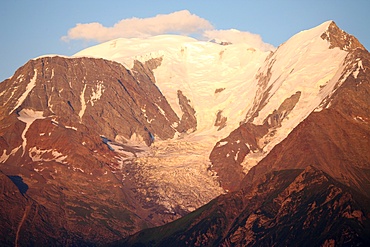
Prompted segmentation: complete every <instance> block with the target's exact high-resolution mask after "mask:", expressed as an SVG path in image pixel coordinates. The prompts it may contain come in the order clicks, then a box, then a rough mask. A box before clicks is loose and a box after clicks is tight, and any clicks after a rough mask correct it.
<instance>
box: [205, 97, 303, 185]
mask: <svg viewBox="0 0 370 247" xmlns="http://www.w3.org/2000/svg"><path fill="white" fill-rule="evenodd" d="M300 95H301V92H299V91H298V92H296V93H295V94H293V95H292V96H291V97H289V98H287V99H285V100H284V101H283V102H282V104H281V105H280V106H279V107H278V109H275V110H274V111H273V112H272V113H271V114H269V115H268V116H267V117H266V119H265V120H264V121H263V124H262V125H255V124H253V123H251V122H248V123H244V124H242V125H240V127H239V128H237V129H236V130H234V131H233V132H231V133H230V135H229V136H228V137H226V138H224V139H222V140H220V141H219V142H217V143H216V145H215V147H214V148H213V150H212V152H211V154H210V156H209V159H210V160H211V162H212V166H211V168H210V169H211V170H213V171H215V172H216V173H217V175H218V179H219V181H220V183H221V186H222V187H223V188H224V189H226V190H235V189H237V188H238V186H239V184H240V182H241V181H242V179H243V178H244V176H245V173H246V171H245V170H246V169H245V167H243V165H242V163H243V161H244V159H245V157H246V156H247V155H248V154H252V155H253V154H258V153H262V150H263V147H264V146H265V145H267V144H269V138H271V137H272V136H273V135H274V132H275V130H276V129H277V128H279V127H281V122H282V121H283V120H284V119H285V118H287V117H288V115H289V113H290V112H291V111H292V110H293V108H294V107H295V105H296V104H297V102H298V101H299V98H300Z"/></svg>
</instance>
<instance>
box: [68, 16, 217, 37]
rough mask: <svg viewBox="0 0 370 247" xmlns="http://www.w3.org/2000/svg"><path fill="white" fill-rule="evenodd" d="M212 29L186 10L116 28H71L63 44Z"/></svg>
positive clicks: (132, 20) (127, 21)
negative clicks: (73, 41)
mask: <svg viewBox="0 0 370 247" xmlns="http://www.w3.org/2000/svg"><path fill="white" fill-rule="evenodd" d="M208 29H213V26H212V24H211V23H210V22H209V21H207V20H206V19H203V18H201V17H199V16H197V15H194V14H191V13H190V12H189V11H188V10H182V11H177V12H173V13H170V14H165V15H157V16H155V17H151V18H144V19H141V18H130V19H123V20H121V21H119V22H118V23H116V24H114V26H113V27H105V26H103V25H102V24H100V23H97V22H93V23H87V24H81V23H79V24H77V25H76V26H75V27H73V28H71V29H70V30H69V31H68V34H67V36H63V37H62V40H64V41H69V40H74V39H82V40H88V41H92V40H94V41H98V42H103V41H108V40H112V39H115V38H144V37H149V36H153V35H159V34H164V33H176V34H182V35H188V34H197V33H198V34H199V33H202V32H203V31H204V30H208Z"/></svg>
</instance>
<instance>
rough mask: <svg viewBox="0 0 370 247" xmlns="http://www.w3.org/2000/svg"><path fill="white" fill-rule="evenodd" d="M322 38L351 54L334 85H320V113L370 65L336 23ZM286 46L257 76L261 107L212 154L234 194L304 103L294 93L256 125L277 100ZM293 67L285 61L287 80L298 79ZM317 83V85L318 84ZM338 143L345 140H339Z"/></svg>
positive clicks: (317, 106) (224, 183)
mask: <svg viewBox="0 0 370 247" xmlns="http://www.w3.org/2000/svg"><path fill="white" fill-rule="evenodd" d="M320 38H321V39H323V40H326V41H327V42H329V49H335V48H336V49H338V48H339V49H340V50H342V51H346V52H349V54H348V55H347V56H346V58H345V59H343V62H342V66H340V67H339V68H338V71H337V72H336V75H335V76H334V77H333V78H332V79H331V81H333V83H330V82H329V81H324V83H323V84H321V85H319V88H320V89H319V93H318V94H322V98H321V99H320V101H317V103H316V104H315V103H314V102H313V104H311V105H310V106H309V107H311V109H312V111H320V109H322V108H325V107H326V106H327V104H328V102H329V101H330V100H331V97H332V94H333V92H334V91H336V90H337V88H339V87H340V85H341V84H342V83H343V81H344V80H350V78H348V75H350V74H351V73H355V74H354V75H356V78H355V79H357V74H358V73H359V71H360V70H361V71H362V70H364V67H363V64H361V63H359V62H358V61H360V60H362V59H365V61H366V56H367V53H366V52H364V54H358V53H359V52H361V51H366V49H365V48H364V47H363V46H362V44H361V43H360V42H359V41H358V40H357V39H356V38H355V37H353V36H352V35H349V34H347V33H346V32H344V31H343V30H341V29H339V28H338V27H337V26H336V24H335V23H334V22H331V23H330V25H329V26H328V28H327V30H326V31H325V32H324V33H322V34H321V35H320ZM285 46H286V44H282V45H281V46H280V47H279V48H278V49H277V50H276V51H275V52H274V53H273V54H271V55H270V56H269V57H268V58H267V59H266V61H265V70H263V69H261V71H260V72H259V74H257V76H256V79H257V80H258V81H259V85H260V88H261V94H260V97H259V99H258V100H259V101H258V104H255V105H254V107H253V108H252V109H251V110H250V111H249V112H248V114H247V117H246V121H245V123H242V124H241V125H240V126H239V127H238V128H237V129H236V130H234V131H233V132H231V133H230V135H229V136H227V137H225V138H223V139H221V140H220V141H219V142H217V143H216V145H215V147H214V148H213V150H212V152H211V154H210V160H211V162H212V169H213V170H214V171H215V172H217V174H218V176H219V180H220V182H221V184H222V186H223V187H224V188H225V189H228V190H234V189H236V188H238V186H239V183H240V182H241V181H242V179H243V178H244V176H245V174H246V172H248V170H249V169H250V168H251V167H253V166H254V165H255V164H256V163H257V162H258V161H260V160H261V159H262V158H263V157H264V156H266V154H267V153H268V152H269V149H271V147H273V146H274V145H276V144H277V143H276V142H275V143H273V141H274V138H275V136H276V134H277V133H278V132H279V131H280V130H281V129H282V128H281V127H282V125H283V123H284V122H287V121H288V120H289V118H292V117H295V116H292V115H293V114H294V111H296V110H297V109H295V108H296V106H297V104H298V103H299V102H300V101H302V100H304V99H302V97H301V96H302V94H304V92H301V91H296V92H294V91H293V92H292V95H291V96H290V97H288V98H286V99H284V100H282V101H281V103H280V104H279V105H276V106H275V109H273V110H272V111H271V112H270V113H268V114H265V116H266V117H264V118H262V119H261V120H260V121H255V120H256V117H258V116H259V115H260V114H261V111H262V110H263V107H264V106H265V105H266V104H268V102H269V100H270V98H271V97H272V96H273V93H274V92H273V91H274V90H273V87H276V83H272V80H273V78H271V75H272V72H271V71H274V70H275V71H276V70H277V69H276V68H275V66H277V65H276V64H277V63H278V61H279V60H281V54H284V53H281V50H285ZM310 53H311V54H313V55H312V56H313V57H315V58H317V57H320V56H321V54H319V53H315V52H314V51H312V52H310ZM302 59H303V60H305V59H306V58H304V57H303V58H302ZM307 60H308V58H307ZM290 64H291V61H290V60H288V61H284V66H285V67H286V68H288V69H289V70H290V69H291V72H290V73H289V75H288V76H286V79H289V77H294V73H295V71H294V70H295V66H296V65H293V66H291V65H290ZM308 64H309V61H307V67H308ZM289 66H291V67H289ZM262 68H263V67H262ZM356 71H357V72H356ZM283 72H284V71H278V72H275V73H281V75H279V77H280V76H281V77H282V76H284V75H283ZM296 80H302V78H299V77H298V78H296ZM313 83H317V82H315V81H314V82H313ZM330 87H331V88H330ZM275 90H276V89H275ZM341 90H343V89H341ZM257 96H258V95H257ZM354 97H355V96H354ZM343 98H344V97H343ZM338 101H340V100H338ZM297 111H299V110H297ZM310 112H311V111H309V112H308V113H310ZM341 122H343V121H342V120H341ZM297 124H298V123H297ZM338 139H343V138H341V137H339V136H338ZM295 145H296V144H295ZM298 147H301V146H298ZM295 151H296V150H295V149H294V148H293V149H292V152H295ZM342 151H345V150H342Z"/></svg>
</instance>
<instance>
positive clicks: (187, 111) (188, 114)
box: [177, 90, 197, 133]
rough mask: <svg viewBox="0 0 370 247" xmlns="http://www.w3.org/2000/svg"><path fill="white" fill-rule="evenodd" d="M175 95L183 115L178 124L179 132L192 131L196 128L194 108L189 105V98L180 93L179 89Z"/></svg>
mask: <svg viewBox="0 0 370 247" xmlns="http://www.w3.org/2000/svg"><path fill="white" fill-rule="evenodd" d="M177 97H178V98H179V105H180V108H181V111H182V112H183V115H182V116H181V121H180V124H179V126H178V128H177V129H178V130H179V132H180V133H186V132H194V131H195V130H196V129H197V118H196V116H195V110H194V108H193V107H192V106H191V105H190V100H188V98H186V96H185V95H184V94H183V93H182V91H181V90H178V91H177Z"/></svg>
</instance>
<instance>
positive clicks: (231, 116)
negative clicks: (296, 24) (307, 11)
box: [0, 21, 370, 246]
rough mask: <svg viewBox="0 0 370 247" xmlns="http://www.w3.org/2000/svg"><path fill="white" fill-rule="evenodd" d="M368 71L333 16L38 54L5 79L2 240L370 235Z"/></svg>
mask: <svg viewBox="0 0 370 247" xmlns="http://www.w3.org/2000/svg"><path fill="white" fill-rule="evenodd" d="M368 68H369V53H368V51H367V50H366V49H365V48H364V47H363V46H362V45H361V44H360V43H359V41H358V40H357V39H356V38H355V37H353V36H351V35H349V34H347V33H345V32H344V31H342V30H341V29H339V28H338V27H337V26H336V24H335V23H334V22H332V21H328V22H325V23H323V24H321V25H319V26H317V27H315V28H313V29H310V30H306V31H302V32H300V33H298V34H296V35H294V36H293V37H292V38H290V39H289V40H288V41H286V42H285V43H283V44H281V45H280V46H279V47H278V48H277V49H276V50H273V51H268V52H266V51H260V50H258V49H256V48H254V47H250V46H248V45H247V44H242V43H240V44H227V45H221V44H217V43H214V42H203V41H198V40H195V39H192V38H188V37H183V36H176V35H162V36H156V37H151V38H147V39H117V40H112V41H109V42H106V43H103V44H100V45H97V46H94V47H90V48H87V49H85V50H83V51H81V52H79V53H77V54H75V55H74V56H72V57H62V56H43V57H40V58H36V59H32V60H30V61H29V62H27V63H26V64H25V65H24V66H22V67H21V68H19V69H18V70H17V71H16V72H15V74H14V75H13V76H12V77H11V78H9V79H7V80H5V81H3V82H2V83H0V102H1V105H0V112H1V114H0V122H1V124H0V126H1V127H0V151H1V152H0V179H1V183H2V184H3V186H2V188H3V189H2V191H1V194H0V195H1V197H0V201H1V202H2V208H3V210H2V212H1V214H0V217H1V219H2V222H5V224H3V225H2V226H1V231H2V232H3V233H4V234H2V235H1V238H0V243H1V244H3V245H13V244H15V245H18V244H19V245H23V244H25V245H52V246H54V245H87V246H88V245H102V244H107V243H113V244H117V245H121V244H125V245H135V244H138V243H141V244H145V245H167V244H169V243H171V244H175V243H176V244H177V245H179V246H180V245H187V246H188V245H191V246H212V245H225V246H226V245H251V246H257V245H264V244H266V245H272V244H273V243H282V244H284V245H290V244H291V243H293V242H294V243H298V245H305V244H307V243H308V242H305V241H306V240H307V239H311V238H312V237H313V236H318V237H317V241H316V242H315V243H314V245H330V244H345V243H355V244H357V243H358V244H363V243H369V239H368V238H367V237H366V236H367V235H368V233H369V232H370V231H369V229H370V228H369V226H370V224H369V217H368V216H369V213H370V212H368V208H369V207H368V205H369V204H368V203H369V199H370V194H369V192H368V191H370V187H369V184H370V177H369V172H368V171H369V170H370V167H369V164H370V162H369V161H370V156H369V155H368V152H367V150H370V146H369V142H368V140H369V137H370V129H369V123H368V120H369V119H370V116H369V112H370V111H369V105H370V102H369V97H368V95H369V78H368V71H369V69H368ZM14 205H17V206H16V207H14ZM292 215H293V218H294V222H293V221H292V220H290V218H289V217H290V216H292ZM176 219H177V220H176ZM174 220H176V221H174ZM172 221H174V222H172ZM169 222H172V223H169ZM343 222H344V225H341V226H338V225H340V224H342V223H343ZM166 223H169V224H168V225H164V224H166ZM160 225H164V226H163V227H161V228H154V229H148V230H145V231H143V232H139V231H140V230H142V229H145V228H149V227H153V226H160ZM55 229H58V231H55ZM302 229H303V230H302ZM312 229H316V230H312ZM318 229H320V230H318ZM306 230H307V231H309V230H312V231H311V233H310V234H311V235H310V234H308V233H307V231H306ZM137 232H139V233H137ZM134 233H137V234H135V235H133V236H132V237H130V238H127V237H128V236H129V235H132V234H134ZM342 235H345V237H341V236H342ZM124 238H125V239H124ZM122 239H124V240H122ZM115 241H117V242H115Z"/></svg>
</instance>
